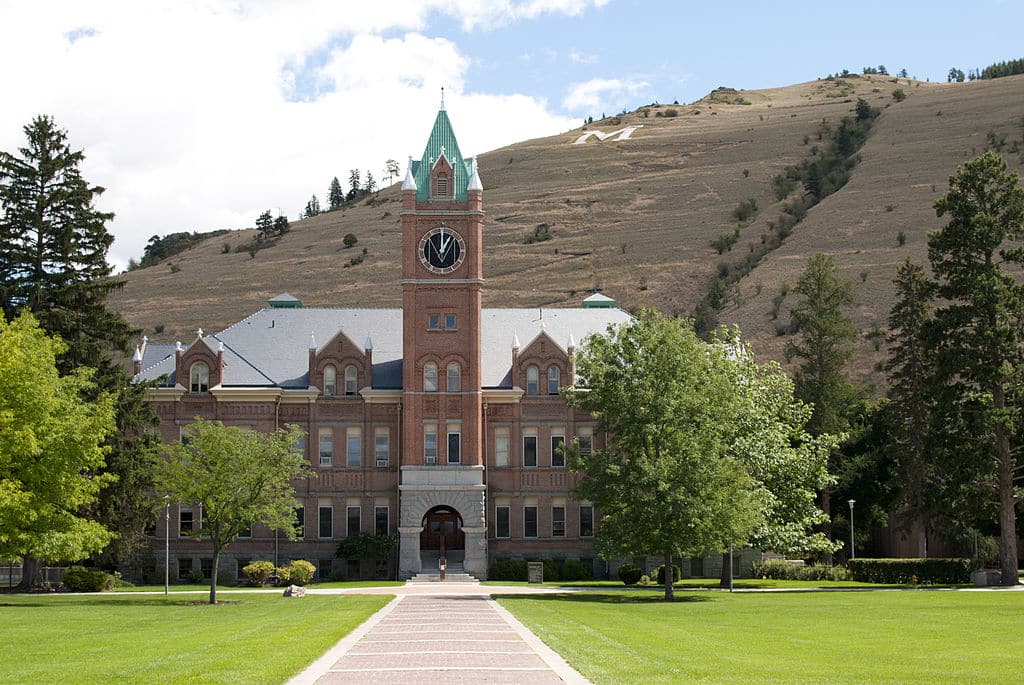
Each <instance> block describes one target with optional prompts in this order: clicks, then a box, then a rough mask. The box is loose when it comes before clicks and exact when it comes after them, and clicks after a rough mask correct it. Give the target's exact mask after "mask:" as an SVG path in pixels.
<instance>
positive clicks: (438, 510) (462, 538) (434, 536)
mask: <svg viewBox="0 0 1024 685" xmlns="http://www.w3.org/2000/svg"><path fill="white" fill-rule="evenodd" d="M465 547H466V535H465V533H463V532H462V517H461V516H459V512H457V511H455V510H454V509H451V508H449V507H434V508H433V509H431V510H430V511H428V512H427V515H426V516H424V517H423V532H422V533H420V549H421V550H437V551H438V552H446V551H450V550H461V549H465Z"/></svg>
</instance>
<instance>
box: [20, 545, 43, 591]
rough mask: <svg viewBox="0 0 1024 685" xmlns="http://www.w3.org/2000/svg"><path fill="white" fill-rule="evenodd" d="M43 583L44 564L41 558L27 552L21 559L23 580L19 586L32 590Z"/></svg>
mask: <svg viewBox="0 0 1024 685" xmlns="http://www.w3.org/2000/svg"><path fill="white" fill-rule="evenodd" d="M42 584H43V565H42V564H41V563H40V561H39V559H36V558H35V557H33V556H29V555H28V554H26V555H25V556H24V558H23V559H22V560H21V582H20V583H18V587H19V588H20V589H22V590H31V589H32V588H36V587H39V586H41V585H42Z"/></svg>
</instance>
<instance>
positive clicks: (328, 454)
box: [320, 428, 334, 466]
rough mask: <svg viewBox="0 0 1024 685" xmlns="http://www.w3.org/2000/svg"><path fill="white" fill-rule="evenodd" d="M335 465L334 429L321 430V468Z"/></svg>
mask: <svg viewBox="0 0 1024 685" xmlns="http://www.w3.org/2000/svg"><path fill="white" fill-rule="evenodd" d="M333 463H334V429H333V428H321V429H320V466H331V465H332V464H333Z"/></svg>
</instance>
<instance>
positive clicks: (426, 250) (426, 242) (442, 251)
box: [420, 226, 466, 274]
mask: <svg viewBox="0 0 1024 685" xmlns="http://www.w3.org/2000/svg"><path fill="white" fill-rule="evenodd" d="M465 258H466V243H465V241H464V240H463V239H462V236H460V235H459V234H458V233H456V232H455V231H453V230H452V229H450V228H448V227H447V226H438V227H437V228H434V229H431V230H429V231H427V233H426V234H425V235H424V236H423V238H422V239H421V240H420V262H422V263H423V266H425V267H426V268H428V269H429V270H431V271H433V272H434V273H436V274H450V273H451V272H453V271H455V270H456V269H457V268H459V266H460V265H461V264H462V260H463V259H465Z"/></svg>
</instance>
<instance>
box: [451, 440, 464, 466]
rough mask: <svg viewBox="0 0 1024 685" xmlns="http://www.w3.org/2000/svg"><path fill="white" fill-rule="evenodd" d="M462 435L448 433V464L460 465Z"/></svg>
mask: <svg viewBox="0 0 1024 685" xmlns="http://www.w3.org/2000/svg"><path fill="white" fill-rule="evenodd" d="M461 449H462V434H461V433H448V463H449V464H460V463H462V453H461Z"/></svg>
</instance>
